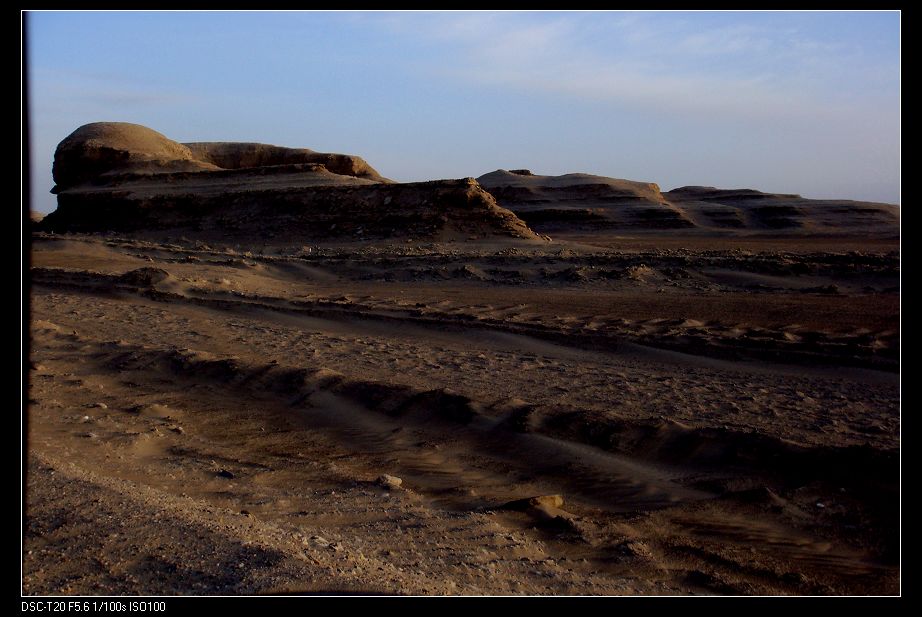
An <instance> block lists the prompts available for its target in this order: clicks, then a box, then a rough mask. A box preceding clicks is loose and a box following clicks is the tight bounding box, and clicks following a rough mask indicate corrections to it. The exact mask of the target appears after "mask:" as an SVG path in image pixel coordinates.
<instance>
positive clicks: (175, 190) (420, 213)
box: [40, 123, 537, 243]
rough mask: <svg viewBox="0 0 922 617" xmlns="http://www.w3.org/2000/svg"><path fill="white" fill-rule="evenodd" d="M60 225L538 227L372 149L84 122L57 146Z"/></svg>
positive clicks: (262, 229)
mask: <svg viewBox="0 0 922 617" xmlns="http://www.w3.org/2000/svg"><path fill="white" fill-rule="evenodd" d="M54 175H55V180H56V181H57V183H58V185H57V187H56V188H55V192H57V194H58V209H57V210H56V211H55V212H53V213H51V214H50V215H48V217H46V219H45V220H43V221H42V222H41V224H40V229H41V230H44V231H53V232H73V231H76V232H105V231H119V232H129V233H143V232H159V231H165V230H170V231H176V232H182V233H185V234H190V235H205V236H209V237H224V238H234V239H237V240H248V239H249V240H267V241H268V240H272V241H275V242H286V243H287V242H294V243H297V242H301V241H305V240H310V241H323V240H364V239H384V238H404V237H407V238H416V239H440V240H461V239H485V238H491V237H509V238H526V239H536V238H537V236H536V234H534V232H532V231H531V230H530V229H529V228H528V227H527V225H525V223H523V222H522V221H521V220H520V219H518V218H517V217H516V216H515V215H514V214H512V213H511V212H509V211H508V210H505V209H503V208H501V207H499V206H498V205H497V203H496V200H495V199H494V198H493V196H492V195H490V194H489V193H487V192H486V191H484V190H483V189H482V188H481V187H480V185H479V184H478V183H477V182H476V181H475V180H473V179H471V178H468V179H463V180H439V181H434V182H420V183H412V184H396V183H392V182H391V181H390V180H387V179H386V178H384V177H382V176H381V175H380V174H378V172H377V171H376V170H375V169H374V168H372V167H371V166H370V165H368V163H366V162H365V161H364V160H363V159H361V158H360V157H357V156H351V155H343V154H326V153H318V152H313V151H311V150H307V149H295V148H282V147H279V146H271V145H266V144H257V143H232V142H213V143H212V142H208V143H191V144H185V145H184V144H179V143H177V142H174V141H171V140H169V139H168V138H166V137H165V136H163V135H161V134H160V133H157V132H156V131H153V130H151V129H148V128H146V127H143V126H140V125H131V124H125V123H96V124H93V125H87V126H84V127H81V128H79V129H77V130H76V131H75V132H74V133H72V134H71V135H70V136H68V137H67V138H66V139H65V140H64V141H62V142H61V144H60V145H59V147H58V151H57V153H56V155H55V168H54Z"/></svg>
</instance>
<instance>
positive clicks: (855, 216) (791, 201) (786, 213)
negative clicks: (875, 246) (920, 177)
mask: <svg viewBox="0 0 922 617" xmlns="http://www.w3.org/2000/svg"><path fill="white" fill-rule="evenodd" d="M663 196H664V197H665V198H666V199H668V200H669V202H670V203H672V204H674V205H676V206H677V207H680V208H682V209H683V210H685V212H687V213H688V215H689V216H690V217H691V218H692V219H693V220H695V222H696V224H697V225H699V226H701V227H705V228H714V229H745V230H752V231H762V232H783V233H800V234H824V235H828V234H833V235H836V234H846V233H850V234H856V233H857V234H862V235H867V234H871V235H892V236H894V237H896V236H897V235H898V234H899V208H897V207H896V206H893V205H891V204H882V203H874V202H862V201H851V200H843V199H805V198H804V197H801V196H800V195H792V194H784V193H763V192H761V191H755V190H752V189H717V188H714V187H712V186H683V187H681V188H677V189H673V190H671V191H669V192H667V193H663Z"/></svg>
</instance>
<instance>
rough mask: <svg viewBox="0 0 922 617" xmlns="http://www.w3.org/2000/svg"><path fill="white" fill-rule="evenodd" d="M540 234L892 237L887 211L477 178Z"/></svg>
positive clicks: (575, 177) (726, 194) (522, 174)
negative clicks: (733, 234) (673, 233)
mask: <svg viewBox="0 0 922 617" xmlns="http://www.w3.org/2000/svg"><path fill="white" fill-rule="evenodd" d="M478 181H479V182H480V183H481V184H482V185H483V186H484V188H486V189H487V190H488V191H490V193H492V194H493V196H494V197H496V200H497V203H499V205H500V206H503V207H505V208H508V209H510V210H511V211H513V212H515V213H516V214H517V215H518V216H519V217H521V218H522V219H523V220H524V221H525V222H526V223H527V224H528V225H529V226H530V227H532V228H533V229H535V230H536V231H538V232H540V233H549V234H551V235H553V234H559V233H562V232H576V233H612V232H619V231H622V232H626V233H630V232H647V231H670V230H674V231H676V232H681V233H712V234H713V233H718V234H728V233H735V232H740V233H746V234H760V233H761V234H777V233H785V234H801V235H810V234H813V235H872V236H876V237H880V236H894V237H895V236H898V234H899V208H897V207H896V206H893V205H890V204H881V203H869V202H858V201H845V200H823V199H805V198H803V197H801V196H800V195H793V194H779V193H763V192H760V191H756V190H753V189H718V188H714V187H709V186H685V187H681V188H677V189H673V190H672V191H668V192H661V191H660V189H659V187H658V186H657V185H656V184H653V183H645V182H632V181H630V180H619V179H615V178H606V177H602V176H592V175H589V174H566V175H563V176H539V175H534V174H532V173H531V172H530V171H528V170H514V171H505V170H501V169H500V170H497V171H494V172H492V173H489V174H486V175H483V176H481V177H480V178H478Z"/></svg>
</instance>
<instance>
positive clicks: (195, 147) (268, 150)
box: [183, 141, 390, 182]
mask: <svg viewBox="0 0 922 617" xmlns="http://www.w3.org/2000/svg"><path fill="white" fill-rule="evenodd" d="M183 145H184V146H186V147H187V148H189V149H190V150H191V151H192V153H193V154H194V155H195V156H196V158H198V159H199V160H201V161H205V162H206V163H211V164H213V165H216V166H218V167H220V168H222V169H243V168H247V167H266V166H270V165H292V164H297V163H317V164H320V165H323V166H324V167H326V168H327V169H328V170H329V171H331V172H332V173H334V174H340V175H343V176H355V177H356V178H365V179H367V180H375V181H377V182H390V181H389V180H387V179H386V178H383V177H382V176H381V174H379V173H378V172H377V171H375V169H374V168H373V167H372V166H371V165H369V164H368V163H366V162H365V161H364V160H363V159H362V158H361V157H359V156H353V155H351V154H329V153H325V152H314V151H313V150H308V149H307V148H283V147H281V146H270V145H268V144H259V143H247V142H226V141H211V142H194V143H187V144H183Z"/></svg>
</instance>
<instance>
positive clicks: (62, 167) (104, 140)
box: [52, 122, 217, 189]
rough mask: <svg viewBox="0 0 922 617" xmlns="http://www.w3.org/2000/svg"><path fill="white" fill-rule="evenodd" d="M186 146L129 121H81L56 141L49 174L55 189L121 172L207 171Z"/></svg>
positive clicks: (207, 167) (209, 168) (206, 166)
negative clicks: (59, 140) (73, 129)
mask: <svg viewBox="0 0 922 617" xmlns="http://www.w3.org/2000/svg"><path fill="white" fill-rule="evenodd" d="M212 169H217V167H216V166H215V165H212V164H211V163H206V162H204V161H200V160H198V159H197V158H196V157H195V155H194V154H193V153H192V151H191V150H189V148H187V147H186V146H184V145H182V144H180V143H177V142H175V141H173V140H171V139H168V138H167V137H165V136H164V135H161V134H160V133H158V132H157V131H155V130H153V129H149V128H147V127H146V126H141V125H140V124H131V123H128V122H94V123H92V124H84V125H83V126H81V127H80V128H78V129H77V130H76V131H74V132H73V133H71V134H70V135H68V136H67V137H66V138H65V139H64V141H62V142H61V143H60V144H58V148H57V150H56V151H55V153H54V167H53V170H52V173H53V175H54V181H55V182H56V183H57V185H58V186H57V187H56V188H57V189H63V188H68V187H72V186H77V185H80V184H84V183H86V182H89V181H91V180H94V179H97V178H99V177H100V176H111V175H115V174H120V173H162V172H171V171H207V170H212Z"/></svg>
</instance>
